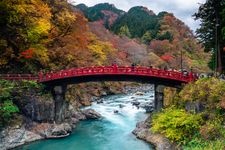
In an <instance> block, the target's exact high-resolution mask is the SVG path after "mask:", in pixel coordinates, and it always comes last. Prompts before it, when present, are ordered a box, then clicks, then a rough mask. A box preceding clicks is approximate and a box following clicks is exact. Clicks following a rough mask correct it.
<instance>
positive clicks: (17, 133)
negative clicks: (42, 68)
mask: <svg viewBox="0 0 225 150" xmlns="http://www.w3.org/2000/svg"><path fill="white" fill-rule="evenodd" d="M152 88H153V86H149V85H142V86H138V85H136V84H134V85H133V86H126V87H125V88H121V87H120V88H110V89H107V88H105V90H102V91H101V93H98V94H96V95H94V96H93V95H92V94H89V96H88V99H85V100H86V101H87V100H88V101H89V102H85V103H84V104H89V103H91V101H92V102H93V101H97V100H98V99H99V98H100V97H101V96H106V95H108V94H110V95H111V94H116V93H129V92H133V93H135V92H137V91H142V92H143V93H145V92H147V91H149V90H152ZM33 92H34V91H32V93H33ZM139 94H140V93H139ZM27 95H28V96H27ZM34 95H35V94H34V93H33V94H32V95H29V92H28V93H25V95H23V96H22V98H23V101H22V102H21V101H19V103H20V105H21V106H20V107H21V109H22V110H23V112H26V114H25V116H24V115H19V116H20V117H19V118H20V119H19V120H20V121H16V123H12V124H11V125H10V126H8V127H7V128H5V129H3V130H2V131H1V135H0V136H1V141H0V149H2V150H5V149H11V148H14V147H17V146H20V145H23V144H26V143H30V142H33V141H36V140H43V139H49V138H62V137H65V136H69V135H70V133H71V131H72V129H74V128H75V127H76V124H77V123H78V122H79V121H80V120H84V119H86V117H85V116H84V114H83V113H82V112H81V111H80V109H79V107H77V104H75V105H73V104H72V105H69V107H68V110H67V117H66V120H65V122H64V123H62V124H55V123H54V122H53V121H51V120H52V118H53V116H52V115H51V117H50V118H48V117H47V115H46V114H52V111H53V110H54V109H52V107H53V106H52V105H51V103H52V100H49V99H48V100H45V99H46V98H45V99H44V100H43V98H40V97H37V96H34ZM90 95H92V97H91V96H90ZM48 98H49V97H48ZM40 99H42V100H40ZM43 102H44V103H43ZM49 106H50V109H49ZM79 106H81V105H80V104H79ZM44 112H45V113H44ZM34 120H35V121H34ZM45 120H46V121H45ZM18 122H19V123H18Z"/></svg>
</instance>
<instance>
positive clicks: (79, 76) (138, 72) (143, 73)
mask: <svg viewBox="0 0 225 150" xmlns="http://www.w3.org/2000/svg"><path fill="white" fill-rule="evenodd" d="M0 79H6V80H23V79H24V80H37V81H38V82H40V83H43V84H47V85H61V84H62V83H65V84H71V83H81V82H89V81H139V82H146V83H153V84H162V85H166V86H179V85H181V84H182V83H188V82H191V81H193V80H196V77H195V76H194V75H193V73H191V72H190V73H186V74H183V73H181V72H177V71H168V70H161V69H155V68H149V67H122V66H120V67H118V66H116V65H114V66H98V67H85V68H71V69H66V70H61V71H58V72H48V73H46V74H43V73H41V72H39V74H38V76H34V75H31V74H4V75H0Z"/></svg>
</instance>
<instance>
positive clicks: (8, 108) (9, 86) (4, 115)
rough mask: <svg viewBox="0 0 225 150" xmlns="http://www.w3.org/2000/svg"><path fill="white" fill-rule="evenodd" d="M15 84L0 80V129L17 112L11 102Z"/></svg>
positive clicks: (16, 108)
mask: <svg viewBox="0 0 225 150" xmlns="http://www.w3.org/2000/svg"><path fill="white" fill-rule="evenodd" d="M13 88H15V84H14V83H12V82H9V81H6V80H0V127H2V126H3V125H4V124H6V123H7V122H8V121H9V120H10V119H11V118H12V117H13V114H14V113H16V112H18V111H19V110H18V107H17V106H16V105H14V104H13V102H12V100H11V99H12V96H11V93H12V90H13Z"/></svg>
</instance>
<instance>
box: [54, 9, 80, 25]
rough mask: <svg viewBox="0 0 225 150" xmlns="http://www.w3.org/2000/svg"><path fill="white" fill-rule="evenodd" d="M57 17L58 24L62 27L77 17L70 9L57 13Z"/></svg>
mask: <svg viewBox="0 0 225 150" xmlns="http://www.w3.org/2000/svg"><path fill="white" fill-rule="evenodd" d="M56 19H57V21H58V24H59V25H60V26H62V27H66V26H67V25H71V24H72V23H73V22H74V21H75V19H76V17H75V15H74V14H73V13H71V12H69V11H68V10H63V11H61V12H59V13H57V15H56Z"/></svg>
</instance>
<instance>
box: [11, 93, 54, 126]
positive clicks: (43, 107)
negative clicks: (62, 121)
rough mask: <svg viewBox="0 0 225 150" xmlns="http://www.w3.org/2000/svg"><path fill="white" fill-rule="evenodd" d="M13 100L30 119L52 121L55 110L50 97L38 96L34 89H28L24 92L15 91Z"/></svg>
mask: <svg viewBox="0 0 225 150" xmlns="http://www.w3.org/2000/svg"><path fill="white" fill-rule="evenodd" d="M15 95H16V96H14V102H15V103H16V105H17V106H18V107H19V109H20V110H21V112H22V113H23V114H24V115H25V116H26V117H28V118H30V119H31V120H32V121H36V122H53V121H54V116H55V111H54V107H55V106H54V101H53V99H52V97H47V96H39V95H37V94H36V91H32V90H30V91H29V90H28V91H27V92H26V93H23V94H21V96H18V95H19V94H18V93H16V94H15Z"/></svg>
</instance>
